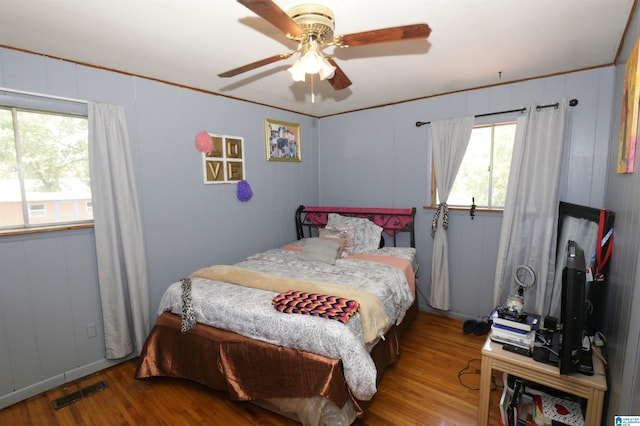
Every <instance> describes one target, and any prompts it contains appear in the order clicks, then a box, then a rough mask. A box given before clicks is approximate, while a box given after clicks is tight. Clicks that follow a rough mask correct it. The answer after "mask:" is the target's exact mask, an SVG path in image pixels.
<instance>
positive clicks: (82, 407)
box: [0, 312, 502, 426]
mask: <svg viewBox="0 0 640 426" xmlns="http://www.w3.org/2000/svg"><path fill="white" fill-rule="evenodd" d="M485 339H486V336H475V335H473V334H468V335H465V334H464V333H463V332H462V322H461V321H457V320H454V319H451V318H446V317H441V316H437V315H433V314H428V313H425V312H420V314H419V315H418V318H417V319H416V321H415V322H414V324H412V325H411V327H410V328H409V329H408V330H407V333H406V334H405V336H404V337H403V342H402V355H401V358H400V360H399V361H398V363H397V364H396V365H394V366H392V367H390V368H388V369H387V371H386V372H385V374H384V375H383V377H382V380H381V381H380V384H379V386H378V393H377V394H376V396H375V397H374V398H373V400H372V402H371V404H370V406H369V409H368V411H367V412H366V415H365V417H364V418H362V419H358V420H356V422H355V423H354V425H358V426H362V425H428V426H431V425H475V424H476V410H477V404H478V390H477V387H478V384H479V382H480V374H479V371H480V349H481V347H482V344H483V342H484V341H485ZM135 369H136V360H132V361H128V362H125V363H122V364H120V365H118V366H116V367H113V368H110V369H108V370H105V371H102V372H99V373H96V374H94V375H91V376H88V377H85V378H83V379H80V380H78V381H76V382H73V383H70V384H67V385H65V386H62V387H59V388H56V389H53V390H51V391H48V392H46V393H44V394H42V395H40V396H37V397H34V398H31V399H29V400H27V401H24V402H21V403H18V404H15V405H13V406H11V407H7V408H5V409H3V410H0V425H38V426H39V425H182V424H207V425H231V424H233V425H264V426H269V425H273V426H276V425H277V426H288V425H296V424H298V423H296V422H294V421H292V420H289V419H287V418H285V417H282V416H279V415H277V414H274V413H271V412H269V411H267V410H265V409H262V408H259V407H257V406H255V405H254V404H251V403H247V402H232V401H230V400H229V399H228V398H227V396H226V394H225V393H223V392H219V391H214V390H211V389H208V388H206V387H204V386H201V385H198V384H194V383H190V382H187V381H181V380H175V379H166V378H154V379H150V380H136V379H134V378H133V376H134V372H135ZM495 379H496V380H495V381H496V382H497V383H498V388H497V389H496V390H494V391H493V392H492V395H491V408H490V419H489V424H490V425H498V423H499V422H498V419H499V408H498V402H499V400H500V395H501V392H502V389H501V383H502V377H501V375H497V374H496V377H495ZM100 380H104V381H105V382H106V383H107V385H108V387H107V388H106V389H104V390H102V391H100V392H97V393H95V394H93V395H90V396H88V397H86V398H84V399H81V400H79V401H77V402H74V403H72V404H70V405H68V406H66V407H62V408H60V409H58V410H55V409H54V408H53V406H52V401H53V400H55V399H57V398H60V397H62V396H66V395H68V394H70V393H72V392H75V391H77V390H80V389H82V388H85V387H86V386H89V385H92V384H94V383H96V382H98V381H100Z"/></svg>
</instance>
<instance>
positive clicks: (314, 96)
mask: <svg viewBox="0 0 640 426" xmlns="http://www.w3.org/2000/svg"><path fill="white" fill-rule="evenodd" d="M313 80H315V79H314V78H313V74H311V103H312V104H315V103H316V93H315V90H313Z"/></svg>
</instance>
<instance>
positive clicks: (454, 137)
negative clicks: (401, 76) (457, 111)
mask: <svg viewBox="0 0 640 426" xmlns="http://www.w3.org/2000/svg"><path fill="white" fill-rule="evenodd" d="M474 120H475V119H474V117H473V116H471V117H463V118H454V119H451V120H440V121H433V122H431V125H430V126H429V129H430V134H431V143H432V149H433V167H434V172H435V175H436V188H437V190H438V197H439V199H440V204H438V209H437V210H436V212H435V214H434V217H433V222H432V226H431V235H432V237H433V255H432V257H431V291H430V297H429V305H430V306H431V307H433V308H436V309H441V310H449V243H448V240H447V232H446V230H447V228H448V215H449V211H448V208H447V199H448V198H449V192H451V187H452V186H453V182H454V181H455V178H456V175H457V174H458V169H460V164H461V163H462V160H463V159H464V154H465V152H466V151H467V145H468V144H469V138H470V137H471V131H472V130H473V122H474Z"/></svg>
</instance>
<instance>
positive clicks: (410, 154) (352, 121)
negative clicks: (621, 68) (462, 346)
mask: <svg viewBox="0 0 640 426" xmlns="http://www.w3.org/2000/svg"><path fill="white" fill-rule="evenodd" d="M614 78H615V73H614V68H613V67H606V68H599V69H594V70H590V71H583V72H577V73H572V74H567V75H561V76H555V77H549V78H542V79H536V80H531V81H526V82H522V83H517V84H506V85H503V86H498V87H493V88H487V89H480V90H473V91H468V92H461V93H455V94H451V95H445V96H436V97H433V98H429V99H423V100H419V101H414V102H410V103H405V104H399V105H393V106H388V107H385V108H380V109H376V110H371V111H361V112H355V113H351V114H346V115H340V116H335V117H327V118H325V119H322V120H320V134H319V135H320V140H319V149H320V154H319V155H320V201H321V203H323V204H328V205H359V206H380V205H382V206H389V205H391V206H394V207H404V206H417V207H422V206H424V205H427V204H428V203H429V200H430V189H431V153H430V149H431V147H430V144H429V141H428V136H427V135H428V129H427V127H426V126H423V127H420V128H417V127H416V126H415V122H416V121H431V120H438V119H446V118H454V117H461V116H465V115H476V114H483V113H488V112H496V111H504V110H510V109H515V108H520V107H523V106H528V105H530V104H547V103H553V102H555V101H557V100H558V99H561V98H565V97H566V98H569V99H571V98H577V99H578V100H579V104H578V106H576V107H573V108H571V113H570V114H569V116H570V122H569V129H568V132H569V134H568V142H569V144H568V146H567V153H566V156H565V157H566V159H565V165H564V167H563V174H562V186H561V191H560V196H561V199H562V200H563V201H568V202H572V203H576V204H584V205H588V206H591V207H597V208H601V207H604V200H605V184H606V170H607V155H608V147H609V129H610V124H611V108H612V100H613V88H614ZM494 118H496V119H502V120H508V119H510V118H511V119H513V116H509V115H507V116H498V117H494ZM432 216H433V210H431V209H422V211H419V212H418V214H417V219H416V221H417V227H418V233H417V241H416V245H417V247H418V254H419V259H420V265H421V267H420V279H419V282H418V285H419V287H420V289H421V291H422V292H423V294H428V290H429V285H430V282H429V281H430V274H431V255H432V250H431V246H432V240H431V235H430V227H431V219H432ZM501 225H502V215H501V214H500V213H482V212H479V213H477V214H476V217H475V219H474V220H471V219H470V217H469V213H468V211H452V212H451V213H450V227H449V231H448V237H449V238H448V240H449V263H450V281H451V306H452V308H451V311H450V312H449V314H452V315H454V316H458V317H465V318H466V317H474V318H481V317H482V316H484V315H488V314H489V312H490V311H491V309H492V308H493V305H492V304H493V302H492V301H493V280H494V272H495V265H496V257H497V248H498V238H499V234H500V227H501ZM525 297H526V295H525ZM421 306H422V307H423V309H428V308H427V306H426V303H425V300H424V299H421Z"/></svg>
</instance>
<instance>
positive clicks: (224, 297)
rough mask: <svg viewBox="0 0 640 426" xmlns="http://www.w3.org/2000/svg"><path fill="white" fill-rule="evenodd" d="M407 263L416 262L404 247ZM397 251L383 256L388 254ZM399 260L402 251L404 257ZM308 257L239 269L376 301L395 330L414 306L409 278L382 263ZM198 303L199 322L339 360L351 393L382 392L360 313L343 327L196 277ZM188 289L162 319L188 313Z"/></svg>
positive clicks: (281, 256) (176, 292)
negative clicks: (351, 290) (364, 294)
mask: <svg viewBox="0 0 640 426" xmlns="http://www.w3.org/2000/svg"><path fill="white" fill-rule="evenodd" d="M401 250H403V251H402V252H401V253H402V255H401V256H400V257H403V258H406V259H407V260H409V261H412V260H413V259H408V257H412V256H415V249H406V248H403V249H401ZM390 252H391V253H393V250H391V251H390V250H388V249H386V250H384V252H380V254H384V255H389V254H390ZM398 253H400V251H398ZM301 254H302V253H301V252H296V251H290V250H281V249H273V250H268V251H266V252H263V253H259V254H256V255H253V256H251V257H249V258H248V259H246V260H245V261H243V262H240V263H238V264H237V265H236V266H239V267H243V268H247V269H251V270H254V271H259V272H265V273H269V274H273V275H283V276H289V277H294V278H300V279H307V280H314V281H321V282H331V283H338V284H344V285H348V286H351V287H355V288H359V289H362V290H366V291H369V292H371V293H373V294H375V295H376V296H377V297H378V298H379V299H380V300H381V302H382V304H383V306H384V309H385V313H386V314H387V315H388V316H389V318H391V319H392V322H393V323H400V322H401V321H402V319H403V318H404V315H405V313H406V310H407V309H408V308H409V307H410V306H411V304H412V303H413V295H412V294H411V291H410V289H409V286H408V283H407V280H406V277H405V275H404V273H403V272H402V271H401V270H400V269H398V268H395V267H393V266H389V265H386V264H381V263H377V262H371V261H365V260H359V259H350V258H348V257H347V258H343V259H339V260H337V261H336V265H329V264H326V263H322V262H313V261H304V260H302V259H301ZM191 282H192V289H191V292H192V303H193V309H194V314H195V319H196V321H197V322H200V323H204V324H208V325H211V326H214V327H217V328H221V329H225V330H230V331H233V332H235V333H238V334H241V335H243V336H246V337H250V338H253V339H256V340H261V341H263V342H267V343H272V344H275V345H280V346H285V347H290V348H294V349H299V350H303V351H306V352H311V353H315V354H318V355H322V356H326V357H329V358H339V359H341V360H342V363H343V367H344V374H345V379H346V381H347V385H348V386H349V389H350V390H351V392H352V394H353V395H354V396H355V397H356V398H358V399H360V400H369V399H371V398H372V397H373V395H374V394H375V392H376V375H377V373H376V368H375V365H374V363H373V360H372V359H371V357H370V356H369V350H370V349H371V348H370V347H368V345H365V343H364V339H363V336H362V329H361V326H360V315H359V314H356V315H355V316H353V317H352V318H351V319H350V320H349V321H348V322H347V323H346V324H343V323H341V322H339V321H335V320H331V319H326V318H320V317H314V316H308V315H298V314H287V313H281V312H278V311H277V310H276V309H274V308H273V306H272V303H271V299H272V298H273V297H274V296H275V295H276V294H277V293H276V292H271V291H265V290H260V289H254V288H248V287H243V286H239V285H235V284H229V283H223V282H219V281H210V280H206V279H203V278H192V279H191ZM181 294H182V290H181V283H180V282H177V283H174V284H172V285H171V286H170V287H169V288H168V289H167V291H166V292H165V294H164V296H163V297H162V300H161V302H160V307H159V310H158V313H162V312H165V311H170V312H173V313H175V314H178V315H180V314H181V311H182V301H181Z"/></svg>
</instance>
